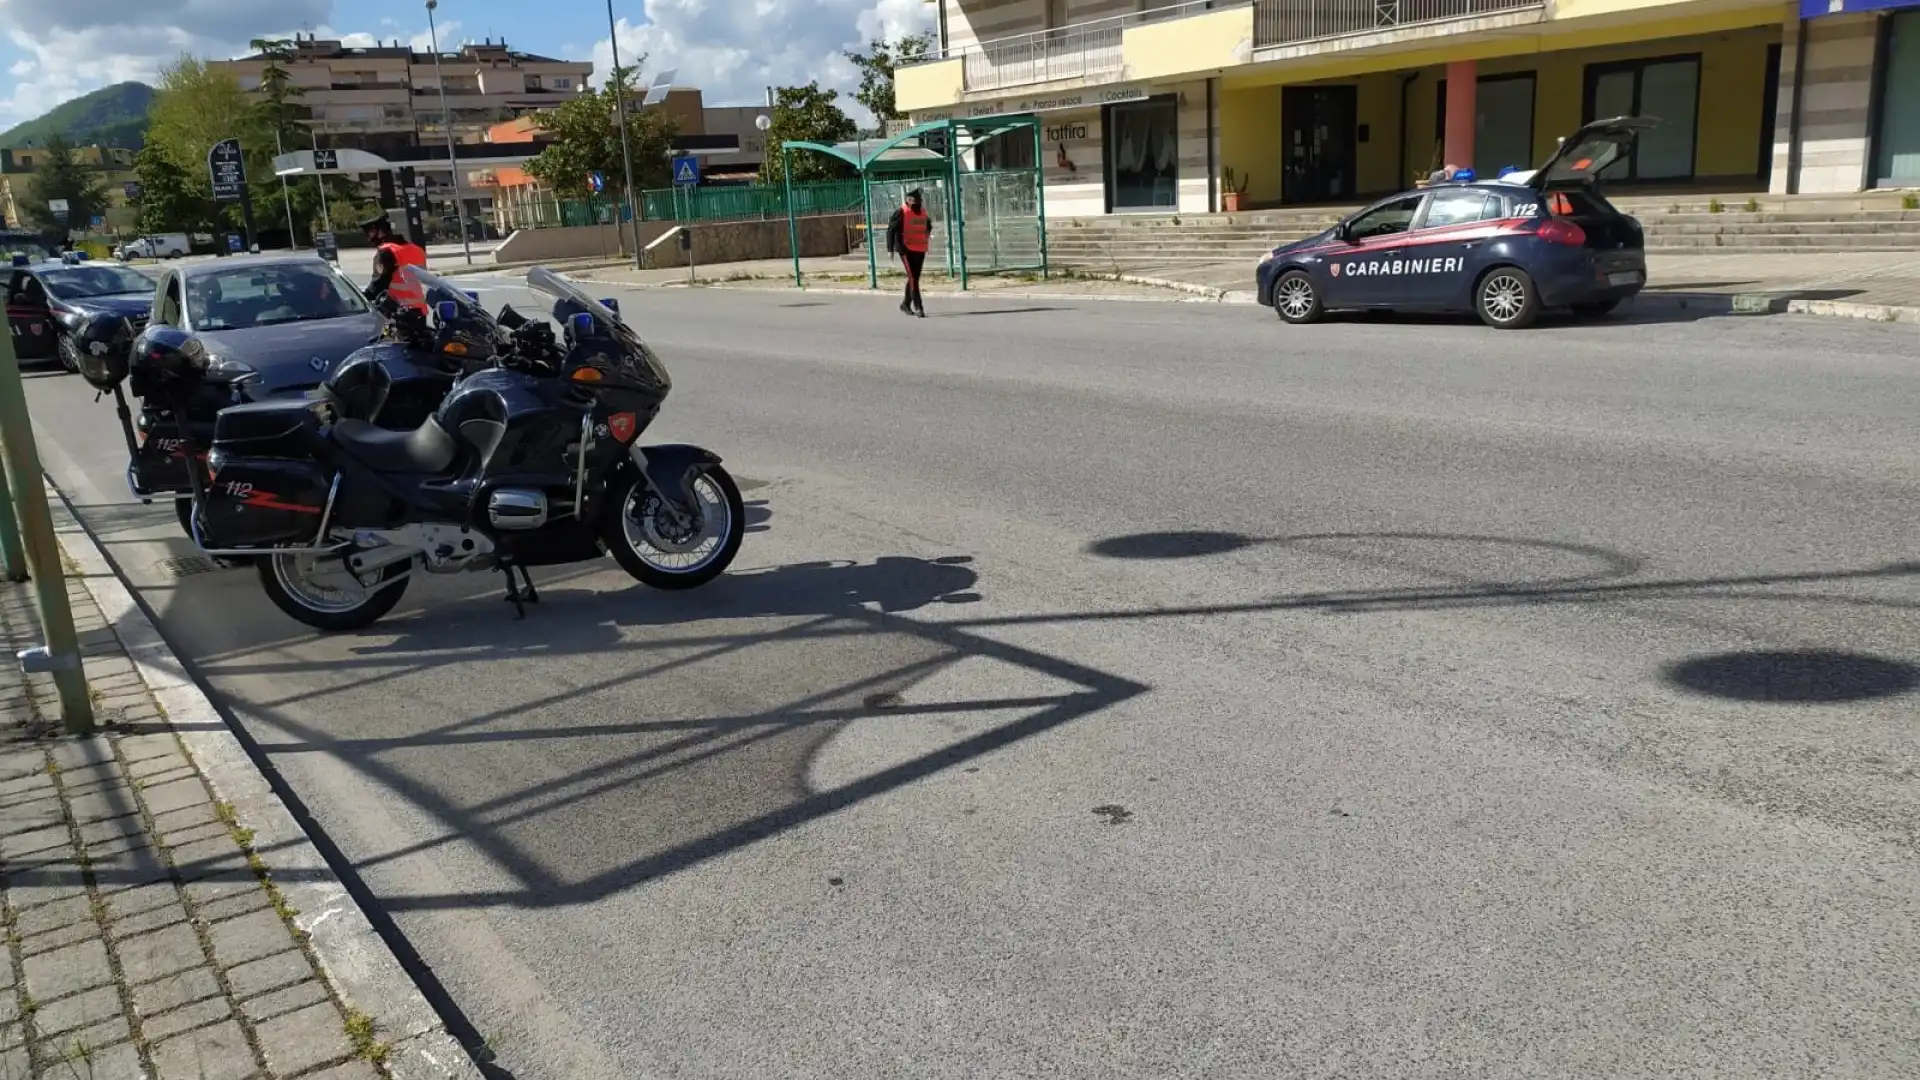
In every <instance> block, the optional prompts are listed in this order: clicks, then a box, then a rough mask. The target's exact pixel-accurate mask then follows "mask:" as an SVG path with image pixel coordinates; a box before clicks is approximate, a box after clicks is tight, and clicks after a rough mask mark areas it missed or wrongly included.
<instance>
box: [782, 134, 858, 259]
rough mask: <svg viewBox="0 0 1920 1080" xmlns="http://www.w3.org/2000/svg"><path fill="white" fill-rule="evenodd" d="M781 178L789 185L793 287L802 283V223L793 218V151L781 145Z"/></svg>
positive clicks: (788, 229) (788, 228)
mask: <svg viewBox="0 0 1920 1080" xmlns="http://www.w3.org/2000/svg"><path fill="white" fill-rule="evenodd" d="M780 176H781V178H782V179H783V180H785V181H786V183H787V250H788V251H790V252H792V253H793V287H794V288H796V289H798V288H800V287H801V283H800V222H799V221H798V220H797V219H795V218H794V216H793V149H792V148H791V147H789V146H788V145H787V144H786V143H781V144H780ZM867 255H868V257H869V258H871V257H872V255H873V237H871V236H869V237H867Z"/></svg>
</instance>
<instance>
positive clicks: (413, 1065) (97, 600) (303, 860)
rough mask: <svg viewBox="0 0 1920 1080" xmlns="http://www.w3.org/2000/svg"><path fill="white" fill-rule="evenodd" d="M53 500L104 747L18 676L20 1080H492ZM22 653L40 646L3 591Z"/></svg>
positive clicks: (7, 795)
mask: <svg viewBox="0 0 1920 1080" xmlns="http://www.w3.org/2000/svg"><path fill="white" fill-rule="evenodd" d="M47 493H48V500H49V502H50V504H51V509H52V511H53V517H54V527H55V531H56V533H57V534H58V538H59V541H60V546H61V549H62V552H61V554H62V561H63V563H64V564H65V569H66V572H67V592H68V597H69V599H70V601H71V603H72V606H73V615H74V622H75V624H76V626H77V628H78V630H79V632H80V635H81V645H82V648H83V652H84V663H85V668H86V674H87V681H88V684H89V687H90V690H91V692H92V697H93V700H94V708H95V712H96V716H97V719H98V721H99V725H100V730H99V733H98V734H97V735H95V736H93V737H90V738H73V737H68V736H65V735H63V734H61V733H60V729H59V724H58V722H57V716H58V704H57V702H58V696H57V694H56V692H55V690H54V687H53V683H52V679H51V678H50V677H48V676H43V675H36V676H23V675H21V674H20V672H19V668H18V666H17V664H14V663H12V662H11V659H10V658H9V660H8V662H7V663H6V665H5V670H4V671H0V928H3V929H4V931H5V945H6V954H5V956H4V957H3V958H0V1080H26V1078H28V1077H33V1078H41V1077H45V1078H47V1080H144V1078H148V1077H157V1078H158V1080H293V1078H300V1080H309V1078H311V1080H372V1078H375V1077H392V1078H395V1080H416V1078H418V1080H430V1078H431V1080H478V1077H479V1076H480V1073H479V1072H478V1071H477V1070H476V1068H475V1066H474V1064H473V1061H472V1059H471V1058H470V1057H469V1056H468V1054H467V1053H466V1051H464V1050H463V1049H462V1048H461V1047H460V1045H459V1044H458V1043H457V1042H455V1041H454V1039H453V1038H452V1036H451V1035H450V1034H449V1033H448V1031H447V1030H446V1026H445V1024H444V1023H443V1022H442V1021H441V1019H440V1017H439V1015H438V1014H437V1013H435V1011H434V1010H433V1008H432V1006H431V1005H430V1004H429V1003H428V1002H427V1000H426V998H425V997H424V995H423V994H422V992H421V990H420V988H419V987H418V986H416V985H415V983H414V981H413V980H412V979H411V978H410V977H409V976H408V975H407V973H406V972H405V969H404V968H402V967H401V966H400V964H399V961H398V960H397V959H396V958H395V957H394V955H393V953H392V951H391V950H390V949H389V948H388V947H387V945H386V943H385V942H384V941H383V940H382V939H380V937H379V935H378V934H377V933H376V932H375V931H374V929H373V926H372V924H371V923H370V922H369V921H368V919H367V916H366V914H365V913H364V912H363V911H362V910H361V909H360V908H359V907H358V905H357V904H356V903H355V902H354V900H353V899H352V897H351V896H350V895H349V894H348V893H347V891H346V889H345V887H344V886H343V885H342V883H341V882H340V881H339V880H338V878H337V877H336V876H335V875H334V873H333V871H332V869H331V868H330V867H329V866H328V865H327V864H326V862H325V860H324V859H322V858H321V857H320V855H319V853H318V851H317V850H315V848H314V846H313V843H312V841H311V839H310V838H309V837H308V835H307V834H306V832H305V831H304V830H303V829H302V828H301V826H300V825H299V823H298V821H297V820H295V819H294V818H293V816H292V815H291V813H290V812H289V811H288V809H287V807H286V806H285V805H284V804H283V803H282V802H281V800H280V798H279V797H278V795H276V794H275V793H274V791H273V789H272V788H271V786H270V785H269V784H268V783H267V781H266V779H265V777H264V776H262V775H261V773H260V771H259V770H258V768H257V767H256V766H255V765H254V764H253V762H252V760H251V759H250V758H249V757H248V756H247V755H246V752H245V750H244V749H243V748H242V747H241V745H240V744H239V742H238V741H237V740H236V739H235V737H234V735H233V734H232V732H231V731H230V730H229V729H228V727H227V725H226V722H225V720H224V719H223V718H222V717H221V716H220V714H219V713H218V712H216V711H215V710H214V709H213V707H212V706H211V704H210V703H209V702H208V701H207V699H206V697H205V696H204V695H203V694H202V693H201V692H200V690H199V688H198V687H197V686H196V685H195V684H194V683H193V682H192V680H191V679H190V678H188V677H187V676H186V674H185V672H184V671H183V670H182V669H181V667H180V662H179V660H178V659H177V658H175V657H174V656H173V654H172V652H171V650H170V649H169V648H168V647H167V645H166V642H165V641H164V640H163V639H161V638H160V636H159V633H158V631H157V630H156V629H155V628H154V626H153V624H152V622H151V621H150V620H149V619H148V618H147V616H146V615H145V613H144V612H143V611H141V610H140V609H139V608H138V607H137V605H136V604H135V602H134V600H133V597H132V595H131V594H130V593H129V592H128V591H127V589H126V587H125V585H124V584H123V583H122V582H121V581H120V579H119V577H118V576H117V574H116V573H115V571H114V569H113V567H112V566H111V565H110V564H109V563H108V562H107V559H106V556H105V554H104V553H103V552H102V550H101V548H100V547H99V545H98V544H97V543H95V541H94V539H93V538H92V537H91V536H90V535H89V534H88V533H87V532H86V531H85V530H84V529H83V528H81V527H80V525H79V523H78V522H77V521H76V520H75V519H74V517H73V514H72V512H71V510H70V509H69V508H68V506H67V505H66V503H65V501H64V500H62V499H61V498H60V496H59V493H58V492H56V491H55V490H54V489H53V488H52V487H51V486H49V487H48V489H47ZM0 630H4V631H5V637H6V642H7V648H8V650H9V652H14V651H18V650H19V649H22V648H26V647H30V646H33V645H37V644H40V643H41V641H40V633H39V625H38V618H37V614H36V612H35V610H34V606H33V600H32V592H31V588H30V586H28V585H25V584H14V583H10V582H0Z"/></svg>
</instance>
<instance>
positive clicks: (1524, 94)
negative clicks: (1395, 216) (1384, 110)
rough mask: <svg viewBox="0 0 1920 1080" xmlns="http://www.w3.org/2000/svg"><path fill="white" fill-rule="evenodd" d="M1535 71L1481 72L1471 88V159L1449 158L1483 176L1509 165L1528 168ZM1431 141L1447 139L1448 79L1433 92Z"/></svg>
mask: <svg viewBox="0 0 1920 1080" xmlns="http://www.w3.org/2000/svg"><path fill="white" fill-rule="evenodd" d="M1534 85H1535V81H1534V74H1533V72H1531V71H1521V72H1515V73H1514V74H1512V75H1482V76H1481V77H1480V79H1479V80H1478V84H1477V85H1476V86H1475V87H1474V91H1473V160H1472V161H1449V162H1445V163H1444V164H1448V165H1468V166H1471V167H1472V169H1473V171H1474V173H1475V174H1476V175H1478V176H1480V177H1482V178H1483V179H1491V178H1493V177H1495V176H1498V175H1500V170H1501V169H1502V168H1504V167H1506V166H1508V165H1511V166H1513V167H1514V168H1516V169H1531V168H1533V167H1534V166H1535V165H1537V164H1539V163H1538V162H1536V161H1535V160H1534V159H1533V96H1534ZM1434 105H1435V108H1434V114H1433V141H1434V142H1435V143H1436V144H1438V145H1441V146H1444V145H1446V141H1447V80H1445V79H1441V80H1440V83H1439V89H1438V92H1437V93H1436V94H1435V95H1434Z"/></svg>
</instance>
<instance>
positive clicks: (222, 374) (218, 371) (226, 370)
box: [207, 354, 260, 386]
mask: <svg viewBox="0 0 1920 1080" xmlns="http://www.w3.org/2000/svg"><path fill="white" fill-rule="evenodd" d="M207 375H208V376H209V377H211V378H215V379H219V380H221V381H223V382H230V383H232V384H234V385H235V386H238V385H240V384H241V383H243V382H246V381H247V380H249V379H257V378H259V377H260V373H259V372H258V371H255V370H254V369H253V365H252V364H248V363H243V362H242V361H239V360H234V359H230V358H228V357H225V356H220V355H218V354H213V355H209V356H208V357H207Z"/></svg>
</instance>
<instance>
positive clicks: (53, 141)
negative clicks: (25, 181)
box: [26, 135, 107, 231]
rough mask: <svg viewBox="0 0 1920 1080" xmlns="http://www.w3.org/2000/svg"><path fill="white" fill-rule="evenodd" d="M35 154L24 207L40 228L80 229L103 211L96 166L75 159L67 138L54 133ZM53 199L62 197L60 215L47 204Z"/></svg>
mask: <svg viewBox="0 0 1920 1080" xmlns="http://www.w3.org/2000/svg"><path fill="white" fill-rule="evenodd" d="M39 156H40V161H39V164H38V167H37V168H36V169H35V170H34V173H33V183H32V184H31V185H29V187H30V189H31V191H32V196H31V197H30V198H29V200H28V202H27V207H26V212H27V216H28V217H29V218H31V219H33V221H34V222H35V223H37V224H39V225H40V226H41V227H42V228H44V229H48V230H54V229H59V230H62V231H64V230H66V229H84V228H86V227H87V223H88V222H90V221H92V220H93V217H94V215H95V214H102V213H105V212H106V208H107V186H106V184H105V183H104V182H103V181H102V180H101V179H100V171H99V169H97V168H95V167H93V166H91V165H83V164H81V163H80V162H79V161H77V160H76V159H75V158H74V156H73V147H71V146H68V145H67V140H65V139H63V138H61V137H60V136H58V135H51V136H48V138H47V145H46V146H45V148H43V149H42V150H41V152H40V155H39ZM55 199H64V200H66V203H67V212H66V214H65V216H64V217H62V216H60V215H56V214H55V213H54V211H53V208H52V206H51V205H50V203H51V202H52V201H53V200H55Z"/></svg>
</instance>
